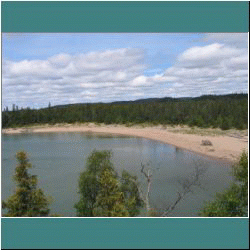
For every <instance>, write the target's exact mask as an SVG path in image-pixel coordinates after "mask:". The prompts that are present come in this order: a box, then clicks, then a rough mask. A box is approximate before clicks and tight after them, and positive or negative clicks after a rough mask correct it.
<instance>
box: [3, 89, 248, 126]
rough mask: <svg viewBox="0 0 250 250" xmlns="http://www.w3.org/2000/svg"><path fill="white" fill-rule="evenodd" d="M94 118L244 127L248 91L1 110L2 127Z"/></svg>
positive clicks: (246, 118) (83, 120)
mask: <svg viewBox="0 0 250 250" xmlns="http://www.w3.org/2000/svg"><path fill="white" fill-rule="evenodd" d="M62 122H66V123H74V122H96V123H106V124H113V123H117V124H141V123H151V124H155V125H157V124H170V125H175V124H179V125H181V124H186V125H190V126H199V127H219V128H222V129H230V128H237V129H247V126H248V95H247V94H230V95H224V96H202V97H198V98H178V99H173V98H161V99H145V100H139V101H134V102H132V101H131V102H117V103H93V104H74V105H73V104H72V105H70V104H69V105H65V106H55V107H49V108H45V109H39V110H31V109H23V110H18V111H16V110H15V111H4V112H3V113H2V126H3V128H8V127H15V126H24V125H31V124H46V123H49V124H55V123H62Z"/></svg>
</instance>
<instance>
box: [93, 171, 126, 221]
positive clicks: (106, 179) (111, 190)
mask: <svg viewBox="0 0 250 250" xmlns="http://www.w3.org/2000/svg"><path fill="white" fill-rule="evenodd" d="M94 215H95V216H99V217H127V216H129V213H128V211H127V210H126V208H125V199H124V194H123V192H121V191H120V190H119V186H118V181H117V179H116V178H115V176H114V174H113V173H112V171H110V170H107V169H104V170H103V172H102V174H101V178H100V191H99V193H98V196H97V198H96V203H95V208H94Z"/></svg>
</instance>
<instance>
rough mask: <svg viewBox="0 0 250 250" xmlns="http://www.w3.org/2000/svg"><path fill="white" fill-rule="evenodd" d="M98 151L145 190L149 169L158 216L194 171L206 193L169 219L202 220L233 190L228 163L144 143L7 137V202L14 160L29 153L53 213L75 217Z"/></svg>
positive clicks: (73, 136) (193, 196)
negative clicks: (84, 175) (209, 204)
mask: <svg viewBox="0 0 250 250" xmlns="http://www.w3.org/2000/svg"><path fill="white" fill-rule="evenodd" d="M94 149H96V150H112V153H113V158H112V161H113V163H114V166H115V168H116V170H117V171H118V173H121V171H122V169H126V170H127V171H129V172H130V173H131V174H134V175H137V176H138V179H139V182H140V185H141V188H142V190H145V188H146V183H145V177H143V176H142V173H141V172H140V170H141V168H140V166H141V163H143V164H147V163H149V164H150V167H151V169H152V171H153V180H152V186H151V195H150V203H151V207H154V208H156V209H157V210H159V211H163V210H164V208H166V207H167V206H169V205H171V204H172V203H173V202H174V201H175V199H176V197H177V192H181V191H182V186H181V185H180V183H181V182H183V181H184V180H186V179H188V178H190V177H191V175H192V174H193V173H194V166H195V165H200V166H205V167H206V168H207V170H206V172H205V173H204V174H203V175H202V176H201V178H200V182H201V188H200V187H194V188H193V192H191V193H189V194H187V195H186V196H185V198H184V199H183V200H182V201H181V202H180V203H179V204H178V205H177V207H176V209H175V210H174V211H173V212H171V214H169V216H170V217H195V216H198V211H199V210H200V208H201V207H202V206H203V204H204V201H206V200H210V199H213V196H214V194H215V193H216V192H218V191H222V190H223V189H225V188H226V187H228V186H229V184H230V182H231V180H232V177H231V175H230V171H231V165H230V164H229V163H226V162H223V161H219V160H215V159H210V158H208V157H205V156H201V155H198V154H195V153H192V152H189V151H186V150H181V149H178V148H176V147H174V146H171V145H168V144H164V143H161V142H157V141H152V140H148V139H143V138H136V137H123V136H110V135H100V134H86V133H41V134H17V135H2V168H1V169H2V170H1V172H2V200H5V199H6V198H8V197H9V196H10V195H11V194H13V193H14V190H15V184H14V182H13V180H12V176H13V174H14V169H15V166H16V164H17V162H16V158H15V154H16V152H17V151H20V150H24V151H26V152H27V153H28V155H29V159H30V162H31V163H32V165H33V168H32V169H31V170H30V172H31V173H32V174H36V175H38V187H41V188H42V189H43V190H44V192H45V194H46V195H49V196H51V197H52V199H53V202H52V203H51V205H50V209H51V213H58V214H61V215H62V216H66V217H75V216H76V210H75V209H74V207H73V206H74V204H75V203H76V202H77V201H78V200H79V196H78V193H77V191H78V179H79V174H80V173H81V172H82V171H84V169H85V164H86V159H87V157H88V155H89V154H90V153H91V152H92V151H93V150H94ZM142 216H143V215H142Z"/></svg>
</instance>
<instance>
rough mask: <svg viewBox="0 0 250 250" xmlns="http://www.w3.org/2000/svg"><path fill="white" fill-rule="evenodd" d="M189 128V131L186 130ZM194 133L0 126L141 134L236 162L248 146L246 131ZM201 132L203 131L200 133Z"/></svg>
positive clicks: (26, 130) (16, 130)
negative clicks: (239, 133)
mask: <svg viewBox="0 0 250 250" xmlns="http://www.w3.org/2000/svg"><path fill="white" fill-rule="evenodd" d="M189 130H190V131H191V132H189ZM197 130H198V131H200V134H197V133H196V131H195V130H194V129H188V128H187V127H180V126H176V127H171V126H169V127H164V126H160V125H159V126H146V127H142V126H139V125H137V126H130V127H127V126H125V125H118V124H115V125H114V124H112V125H104V124H98V125H97V124H94V123H88V124H55V125H40V126H38V125H37V126H30V127H20V128H8V129H2V134H12V135H13V134H27V133H28V134H29V133H55V132H57V133H58V132H63V133H65V132H83V133H100V134H110V135H122V136H133V137H141V138H145V139H149V140H155V141H159V142H162V143H166V144H169V145H172V146H175V147H177V148H180V149H184V150H188V151H191V152H194V153H198V154H202V155H205V156H208V157H211V158H216V159H219V160H224V161H229V162H230V163H233V162H235V160H237V159H238V157H239V156H240V154H241V152H242V151H243V150H244V149H245V150H248V135H246V134H244V135H243V136H242V135H241V136H233V135H232V134H229V133H228V134H227V133H224V134H223V133H221V134H220V133H217V134H213V133H212V132H214V131H219V130H218V129H217V130H216V129H198V128H197ZM201 132H202V133H203V134H201ZM203 140H207V141H210V142H211V143H212V145H202V141H203Z"/></svg>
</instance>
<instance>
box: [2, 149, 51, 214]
mask: <svg viewBox="0 0 250 250" xmlns="http://www.w3.org/2000/svg"><path fill="white" fill-rule="evenodd" d="M16 158H17V161H18V163H19V164H18V165H17V166H16V169H15V175H14V181H15V182H16V183H17V187H16V193H15V194H14V195H12V196H11V197H10V198H9V199H8V200H7V201H3V202H2V208H3V209H7V210H8V212H7V213H6V214H4V216H6V217H38V216H47V215H48V214H49V209H48V205H49V201H48V199H47V198H46V197H45V195H44V193H43V191H42V189H38V188H37V176H36V175H31V174H29V173H28V169H29V168H31V167H32V165H31V164H30V163H29V160H28V158H27V154H26V153H25V152H18V153H17V154H16Z"/></svg>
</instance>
